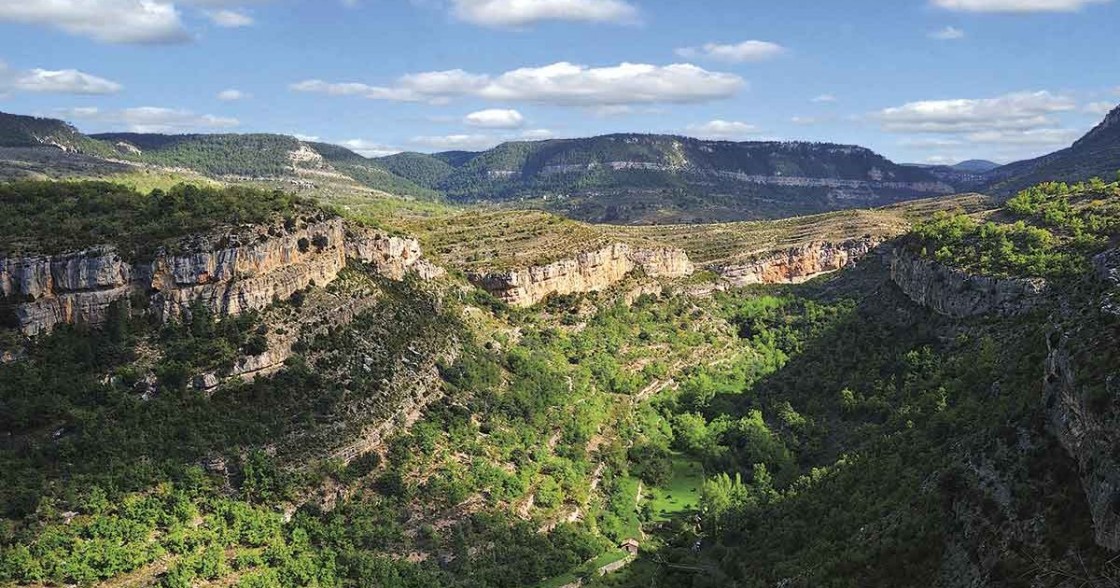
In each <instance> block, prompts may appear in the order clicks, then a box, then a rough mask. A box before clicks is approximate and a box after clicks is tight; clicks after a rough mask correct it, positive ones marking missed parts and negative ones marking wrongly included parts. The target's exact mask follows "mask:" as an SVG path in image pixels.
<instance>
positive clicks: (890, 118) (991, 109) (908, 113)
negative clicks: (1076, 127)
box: [874, 92, 1076, 133]
mask: <svg viewBox="0 0 1120 588" xmlns="http://www.w3.org/2000/svg"><path fill="white" fill-rule="evenodd" d="M1075 108H1076V104H1075V103H1074V101H1073V100H1072V99H1070V98H1069V97H1066V96H1060V95H1055V94H1051V93H1050V92H1020V93H1015V94H1007V95H1004V96H999V97H997V98H985V99H959V100H927V101H921V102H910V103H908V104H904V105H902V106H897V107H894V108H887V109H884V110H882V111H880V112H878V113H876V114H875V115H874V116H875V118H876V119H878V120H879V122H880V124H881V125H882V127H883V130H885V131H888V132H896V133H970V132H972V133H975V132H982V131H989V130H1026V129H1037V128H1047V127H1052V126H1053V124H1054V121H1053V119H1052V118H1051V117H1050V116H1049V115H1051V114H1054V113H1058V112H1066V111H1070V110H1073V109H1075Z"/></svg>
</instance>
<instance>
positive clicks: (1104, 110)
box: [1083, 102, 1116, 116]
mask: <svg viewBox="0 0 1120 588" xmlns="http://www.w3.org/2000/svg"><path fill="white" fill-rule="evenodd" d="M1115 108H1116V103H1115V102H1091V103H1089V104H1086V105H1085V108H1084V109H1083V110H1084V111H1085V112H1087V113H1088V114H1099V115H1102V116H1103V115H1106V114H1108V113H1110V112H1112V111H1113V110H1114V109H1115Z"/></svg>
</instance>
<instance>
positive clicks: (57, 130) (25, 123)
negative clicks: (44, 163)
mask: <svg viewBox="0 0 1120 588" xmlns="http://www.w3.org/2000/svg"><path fill="white" fill-rule="evenodd" d="M0 147H25V148H38V147H50V148H54V149H58V150H60V151H63V152H66V153H81V154H87V155H108V154H110V153H112V149H111V148H110V147H109V146H108V145H106V144H104V143H102V142H100V141H97V140H95V139H91V138H89V137H87V136H85V135H83V134H82V133H80V132H78V130H77V129H75V128H74V127H73V126H71V125H69V124H67V123H65V122H63V121H60V120H56V119H52V118H37V117H33V116H21V115H16V114H5V113H0Z"/></svg>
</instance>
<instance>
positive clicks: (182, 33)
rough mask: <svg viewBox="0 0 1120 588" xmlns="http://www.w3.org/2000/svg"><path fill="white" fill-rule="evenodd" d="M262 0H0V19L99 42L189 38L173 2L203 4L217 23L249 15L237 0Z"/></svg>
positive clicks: (243, 22) (244, 0)
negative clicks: (49, 28)
mask: <svg viewBox="0 0 1120 588" xmlns="http://www.w3.org/2000/svg"><path fill="white" fill-rule="evenodd" d="M259 1H263V0H0V22H11V23H19V24H28V25H37V26H46V27H51V28H54V29H58V30H61V31H63V32H66V33H69V34H71V35H77V36H81V37H86V38H89V39H93V40H95V41H101V42H104V43H134V44H157V43H180V42H185V41H189V40H191V35H190V33H188V32H187V29H186V26H185V25H184V23H183V19H182V13H181V12H180V10H179V8H178V7H177V6H192V7H197V8H199V9H206V10H205V12H204V14H205V16H207V17H208V18H210V20H211V21H212V22H214V23H215V24H217V25H218V26H225V27H241V26H247V25H250V24H252V22H253V19H252V18H251V17H249V16H248V15H247V14H245V13H244V12H241V11H239V10H236V9H235V8H236V7H237V6H241V5H244V4H248V3H254V2H259Z"/></svg>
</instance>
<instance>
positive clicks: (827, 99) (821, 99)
mask: <svg viewBox="0 0 1120 588" xmlns="http://www.w3.org/2000/svg"><path fill="white" fill-rule="evenodd" d="M812 102H817V103H821V104H829V103H832V102H836V96H833V95H832V94H821V95H820V96H816V97H814V98H813V100H812Z"/></svg>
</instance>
